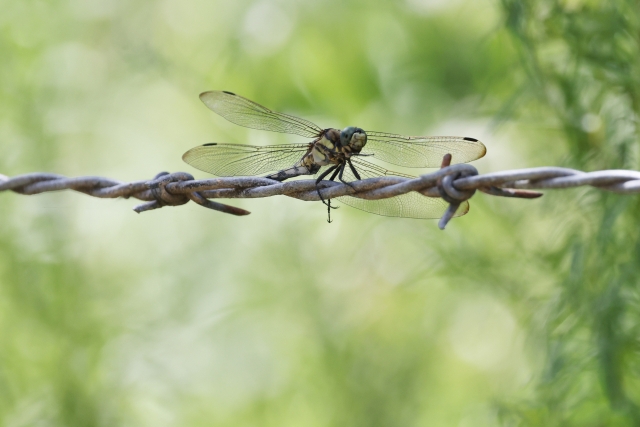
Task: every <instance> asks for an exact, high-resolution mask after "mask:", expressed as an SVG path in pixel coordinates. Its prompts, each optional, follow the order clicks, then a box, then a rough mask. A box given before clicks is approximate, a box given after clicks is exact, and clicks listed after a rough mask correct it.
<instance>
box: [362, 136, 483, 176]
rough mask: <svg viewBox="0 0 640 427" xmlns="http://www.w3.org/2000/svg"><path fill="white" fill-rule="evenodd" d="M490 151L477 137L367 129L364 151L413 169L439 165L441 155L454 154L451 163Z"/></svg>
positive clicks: (476, 157)
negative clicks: (396, 132)
mask: <svg viewBox="0 0 640 427" xmlns="http://www.w3.org/2000/svg"><path fill="white" fill-rule="evenodd" d="M486 152H487V149H486V148H485V146H484V144H483V143H482V142H480V141H478V140H477V139H475V138H469V137H461V136H404V135H395V134H392V133H384V132H372V131H367V145H365V147H364V149H363V153H372V154H373V155H374V156H375V158H376V159H380V160H383V161H385V162H388V163H391V164H394V165H398V166H405V167H410V168H436V167H440V164H441V162H442V157H443V156H444V155H445V154H447V153H451V155H452V156H453V161H452V163H467V162H470V161H472V160H476V159H479V158H480V157H482V156H484V155H485V153H486Z"/></svg>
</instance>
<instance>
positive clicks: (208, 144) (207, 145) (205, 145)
mask: <svg viewBox="0 0 640 427" xmlns="http://www.w3.org/2000/svg"><path fill="white" fill-rule="evenodd" d="M210 145H218V143H217V142H208V143H206V144H202V146H203V147H209V146H210Z"/></svg>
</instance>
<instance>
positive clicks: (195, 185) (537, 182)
mask: <svg viewBox="0 0 640 427" xmlns="http://www.w3.org/2000/svg"><path fill="white" fill-rule="evenodd" d="M449 163H450V157H449V158H447V156H445V158H444V160H443V167H442V168H441V169H440V170H438V171H436V172H433V173H429V174H426V175H421V176H419V177H416V178H406V177H400V176H384V177H378V178H369V179H364V180H361V181H354V182H352V183H350V185H345V184H343V183H338V182H333V181H321V182H320V183H319V184H318V187H319V188H320V192H321V194H322V197H323V198H324V199H332V198H335V197H341V196H352V197H357V198H362V199H367V200H379V199H386V198H390V197H395V196H399V195H402V194H406V193H408V192H410V191H417V192H419V193H421V194H423V195H424V196H426V197H440V198H442V199H444V200H445V201H446V202H448V203H449V207H448V208H447V210H446V212H445V213H444V215H443V217H442V218H441V219H440V222H439V224H438V225H439V227H440V228H441V229H444V227H445V226H446V224H447V223H448V222H449V220H450V219H451V218H453V216H454V214H455V212H456V210H457V208H458V206H459V205H460V204H461V203H463V202H464V201H466V200H468V199H470V198H471V197H472V196H473V195H474V193H475V191H476V190H479V191H482V192H484V193H486V194H490V195H493V196H500V197H517V198H536V197H540V196H542V193H539V192H535V191H529V190H533V189H557V188H573V187H579V186H585V185H588V186H592V187H596V188H599V189H601V190H606V191H612V192H616V193H620V194H637V193H640V172H638V171H631V170H603V171H595V172H582V171H579V170H574V169H568V168H560V167H538V168H529V169H517V170H507V171H502V172H493V173H488V174H484V175H479V174H478V171H477V169H476V168H475V167H474V166H472V165H468V164H457V165H451V166H449ZM9 190H10V191H13V192H15V193H19V194H24V195H33V194H40V193H45V192H51V191H60V190H74V191H78V192H80V193H84V194H87V195H89V196H92V197H99V198H117V197H122V198H130V197H133V198H136V199H139V200H142V201H145V202H146V203H143V204H140V205H138V206H136V207H134V209H133V210H134V211H135V212H138V213H141V212H145V211H149V210H152V209H158V208H161V207H164V206H179V205H183V204H185V203H187V202H189V200H191V201H193V202H195V203H197V204H199V205H201V206H203V207H206V208H209V209H213V210H217V211H220V212H224V213H228V214H231V215H239V216H241V215H248V214H249V213H250V212H249V211H246V210H244V209H240V208H237V207H234V206H229V205H226V204H222V203H219V202H215V201H213V200H210V199H220V198H224V199H236V198H248V199H252V198H261V197H271V196H279V195H283V196H289V197H294V198H296V199H299V200H304V201H318V200H320V198H319V196H318V192H317V191H316V182H315V180H313V179H309V180H297V181H289V182H279V181H274V180H271V179H268V178H261V177H226V178H210V179H203V180H196V179H195V178H194V177H193V176H192V175H191V174H188V173H186V172H174V173H168V172H161V173H159V174H158V175H156V177H155V178H154V179H152V180H146V181H135V182H121V181H117V180H114V179H110V178H103V177H96V176H83V177H75V178H68V177H65V176H63V175H58V174H53V173H41V172H36V173H28V174H24V175H18V176H15V177H12V178H9V177H6V176H4V175H0V191H9Z"/></svg>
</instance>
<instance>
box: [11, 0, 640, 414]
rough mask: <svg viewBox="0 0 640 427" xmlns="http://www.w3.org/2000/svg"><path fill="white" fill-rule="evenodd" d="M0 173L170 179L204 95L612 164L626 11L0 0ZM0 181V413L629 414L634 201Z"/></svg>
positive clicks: (628, 147)
mask: <svg viewBox="0 0 640 427" xmlns="http://www.w3.org/2000/svg"><path fill="white" fill-rule="evenodd" d="M0 10H1V12H0V58H1V62H0V141H1V144H2V156H0V173H3V174H5V175H8V176H12V175H17V174H21V173H27V172H35V171H46V172H55V173H60V174H64V175H67V176H77V175H98V176H107V177H111V178H115V179H120V180H125V181H127V180H141V179H149V178H152V177H153V176H154V175H155V174H156V173H157V172H160V171H163V170H168V171H187V172H191V173H194V175H195V176H196V177H197V178H206V177H207V175H206V174H204V173H201V172H199V171H195V170H193V169H192V168H190V167H189V166H188V165H186V164H183V163H182V161H181V155H182V153H184V152H185V151H186V150H188V149H189V148H191V147H193V146H196V145H199V144H203V143H206V142H212V141H218V142H238V143H254V144H268V143H274V144H275V143H279V142H303V141H304V140H303V139H302V138H297V137H289V136H284V135H279V134H272V133H268V132H259V131H252V130H248V129H244V128H241V127H238V126H234V125H232V124H230V123H228V122H226V121H225V120H223V119H222V118H220V117H218V116H216V115H215V114H213V113H212V112H211V111H209V110H207V108H206V107H204V105H202V103H201V102H200V101H199V99H198V94H199V93H200V92H202V91H205V90H211V89H225V90H231V91H234V92H237V93H239V94H241V95H244V96H246V97H248V98H250V99H253V100H256V101H257V102H260V103H261V104H264V105H266V106H268V107H270V108H272V109H276V110H279V111H285V112H291V113H295V114H298V115H300V116H302V117H305V118H308V119H310V120H313V121H315V122H317V123H318V124H319V125H321V126H323V127H329V126H335V127H342V126H346V125H357V126H361V127H363V128H365V129H374V130H380V131H387V132H395V133H404V134H427V135H463V136H473V137H476V138H479V139H481V140H482V141H484V142H485V144H486V145H487V148H488V154H487V156H486V157H485V158H484V159H482V160H480V161H478V162H475V163H474V164H475V165H476V167H478V169H479V170H480V172H481V173H484V172H491V171H498V170H505V169H514V168H520V167H533V166H568V167H575V168H580V169H583V170H598V169H605V168H606V169H613V168H629V169H636V170H637V169H639V168H640V165H639V164H638V162H639V158H640V156H639V150H638V148H639V147H640V145H639V142H640V141H639V130H638V117H639V114H640V2H639V1H637V0H633V1H632V0H627V1H622V0H621V1H590V0H564V1H559V0H540V1H537V2H535V1H532V2H521V1H516V0H501V1H486V0H478V1H473V0H468V1H464V0H453V1H443V0H403V1H395V2H394V1H384V0H377V1H373V0H367V1H364V0H351V1H339V0H312V1H295V0H253V1H250V0H236V1H222V0H217V1H207V0H187V1H178V0H158V1H141V0H134V1H128V2H125V1H109V0H64V1H63V0H60V1H36V0H33V1H32V0H29V1H22V2H20V1H12V0H0ZM232 204H235V205H237V206H241V207H243V208H246V209H248V210H250V211H251V212H252V215H250V216H248V217H240V218H239V217H232V216H229V215H223V214H219V213H216V212H213V211H208V210H206V209H202V208H201V207H198V206H196V205H194V204H189V205H185V206H182V207H179V208H176V209H172V208H165V209H161V210H158V211H153V212H148V213H144V214H141V215H136V214H134V213H133V212H132V211H131V208H132V207H133V206H134V205H135V201H133V200H98V199H93V198H90V197H86V196H84V195H81V194H77V193H71V192H64V193H55V194H51V193H50V194H45V195H39V196H34V197H24V196H19V195H16V194H11V193H4V194H0V218H1V220H0V424H2V425H5V426H11V427H18V426H114V425H123V426H153V427H162V426H256V425H260V426H278V427H282V426H296V427H299V426H311V427H313V426H403V427H407V426H464V427H469V426H473V427H483V426H498V425H504V426H520V425H522V426H626V425H640V407H639V405H640V351H639V350H640V292H639V290H640V288H639V283H640V282H639V274H640V227H639V226H638V218H639V217H640V198H638V197H633V196H619V195H614V194H605V193H603V192H598V191H596V190H593V189H585V188H582V189H573V190H566V191H557V192H548V193H547V195H545V197H543V198H542V199H539V200H535V201H530V200H510V199H500V198H490V197H488V196H485V195H483V194H478V195H477V196H476V197H475V198H474V199H473V200H472V203H471V205H472V208H471V211H470V213H469V214H468V215H466V216H465V217H463V218H460V219H456V220H454V221H452V222H451V224H450V225H449V227H448V228H447V230H446V232H441V231H440V230H438V228H437V225H436V221H419V220H408V219H393V218H384V217H378V216H375V215H371V214H366V213H364V212H360V211H357V210H354V209H351V208H348V207H343V208H341V209H339V210H338V211H336V212H335V213H334V219H335V221H334V223H332V224H330V225H329V224H327V223H326V222H325V215H326V210H325V209H324V208H323V207H322V206H321V205H320V204H319V203H309V202H301V201H298V200H295V199H290V198H286V197H274V198H268V199H262V200H258V199H256V200H234V201H233V203H232Z"/></svg>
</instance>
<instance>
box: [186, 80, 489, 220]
mask: <svg viewBox="0 0 640 427" xmlns="http://www.w3.org/2000/svg"><path fill="white" fill-rule="evenodd" d="M200 99H201V100H202V102H203V103H204V104H205V105H206V106H207V107H208V108H209V109H211V110H212V111H213V112H215V113H217V114H218V115H220V116H222V117H223V118H225V119H227V120H228V121H230V122H232V123H235V124H237V125H240V126H244V127H247V128H252V129H258V130H266V131H272V132H280V133H286V134H293V135H299V136H302V137H305V138H307V139H310V141H309V142H307V143H294V144H274V145H262V146H257V145H247V144H227V143H216V142H212V143H207V144H204V145H200V146H198V147H195V148H192V149H190V150H189V151H187V152H186V153H185V154H184V155H183V156H182V159H183V160H184V161H185V162H186V163H188V164H189V165H191V166H193V167H195V168H196V169H199V170H202V171H204V172H208V173H211V174H213V175H216V176H221V177H227V176H246V175H264V174H266V175H265V178H269V179H273V180H276V181H284V180H286V179H289V178H293V177H297V176H302V175H314V176H315V178H316V181H315V182H316V191H317V192H318V196H319V197H320V200H321V201H322V202H323V203H324V204H325V205H327V210H328V212H329V219H328V221H329V222H331V216H330V212H331V211H330V209H331V208H335V206H332V205H331V200H329V201H326V200H324V198H323V196H322V194H321V192H320V187H319V184H320V182H321V181H322V180H324V179H325V178H327V177H328V179H329V180H330V181H334V180H335V179H336V178H338V179H339V180H340V181H341V182H342V183H344V184H347V185H350V186H353V184H352V182H354V181H356V180H362V179H367V178H375V177H382V176H400V177H405V178H415V176H412V175H406V174H403V173H399V172H394V171H391V170H387V169H385V168H383V167H381V166H378V165H377V164H374V163H372V162H370V161H368V160H366V159H365V158H366V157H373V158H375V159H379V160H381V161H383V162H386V163H390V164H393V165H397V166H402V167H408V168H432V167H439V166H440V162H441V160H442V158H443V156H444V155H445V154H451V155H452V162H453V163H467V162H470V161H472V160H476V159H479V158H481V157H482V156H484V155H485V153H486V148H485V146H484V144H483V143H482V142H480V141H478V140H477V139H475V138H471V137H458V136H404V135H398V134H393V133H386V132H376V131H365V130H363V129H361V128H359V127H355V126H348V127H346V128H344V129H342V130H340V129H336V128H321V127H320V126H318V125H316V124H314V123H312V122H310V121H308V120H305V119H302V118H299V117H296V116H292V115H289V114H285V113H279V112H276V111H272V110H270V109H268V108H266V107H264V106H262V105H260V104H258V103H256V102H253V101H251V100H249V99H247V98H244V97H242V96H240V95H236V94H235V93H233V92H228V91H209V92H203V93H201V94H200ZM337 200H338V201H340V202H341V203H344V204H345V205H348V206H351V207H354V208H356V209H360V210H363V211H365V212H369V213H374V214H378V215H382V216H393V217H403V218H418V219H431V218H439V217H440V216H442V214H443V212H444V211H445V210H446V208H447V206H448V204H447V203H446V202H445V201H444V200H442V199H440V198H433V197H425V196H423V195H421V194H419V193H417V192H414V191H412V192H409V193H406V194H402V195H399V196H395V197H391V198H388V199H381V200H367V199H361V198H358V197H352V196H341V197H337ZM468 210H469V203H468V202H464V203H462V204H461V205H460V207H459V208H458V210H457V211H456V215H455V216H461V215H464V214H466V213H467V212H468Z"/></svg>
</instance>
